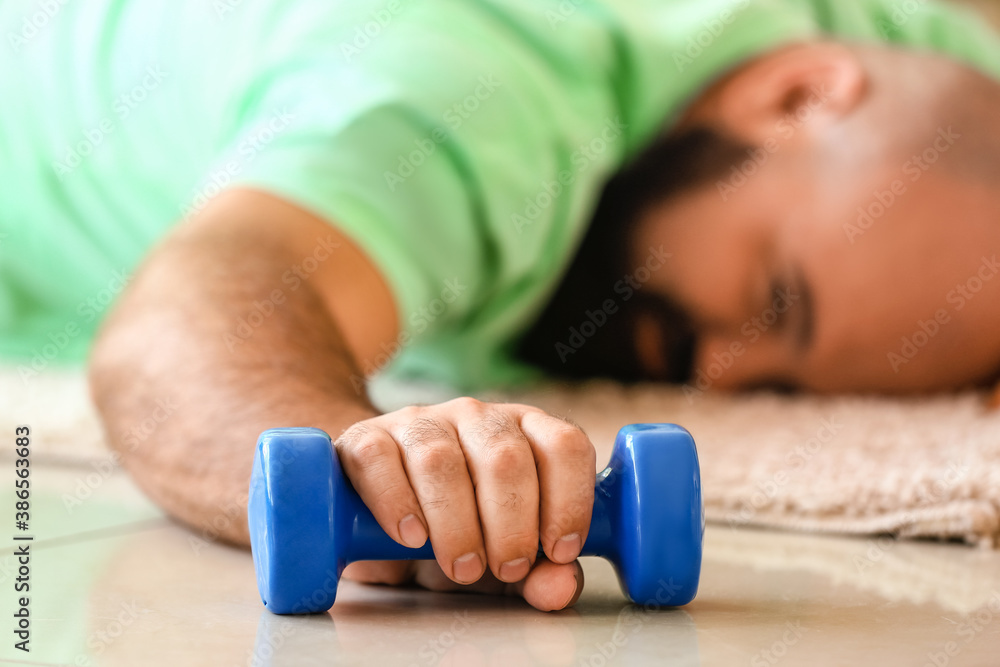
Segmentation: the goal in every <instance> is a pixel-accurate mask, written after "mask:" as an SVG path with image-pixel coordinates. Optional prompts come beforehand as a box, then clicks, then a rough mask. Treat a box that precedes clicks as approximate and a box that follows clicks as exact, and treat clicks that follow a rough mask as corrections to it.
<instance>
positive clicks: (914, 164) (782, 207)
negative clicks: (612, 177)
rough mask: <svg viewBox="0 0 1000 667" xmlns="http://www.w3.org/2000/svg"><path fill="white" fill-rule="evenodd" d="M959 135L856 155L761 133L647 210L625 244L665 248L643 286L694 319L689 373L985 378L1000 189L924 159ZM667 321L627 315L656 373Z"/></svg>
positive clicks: (910, 382) (915, 385) (853, 386)
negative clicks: (881, 158)
mask: <svg viewBox="0 0 1000 667" xmlns="http://www.w3.org/2000/svg"><path fill="white" fill-rule="evenodd" d="M958 141H961V132H960V129H959V128H953V129H949V128H942V129H941V130H940V132H939V133H938V134H936V135H934V136H928V137H927V142H926V148H927V150H926V151H924V152H923V153H922V154H918V155H915V156H914V157H913V158H911V159H908V160H906V161H901V162H899V163H895V164H884V165H878V166H871V167H870V168H868V169H864V170H858V169H853V170H848V169H844V168H842V166H841V165H837V164H817V162H819V161H818V160H817V159H816V158H815V156H814V154H813V153H811V152H810V151H809V150H807V149H805V148H802V147H796V146H784V145H780V144H772V145H771V148H772V149H774V150H773V151H767V150H765V151H763V152H761V151H758V152H757V153H756V155H753V156H752V155H747V156H746V157H747V159H748V160H750V161H749V162H744V163H742V164H736V165H734V167H735V169H734V170H730V171H728V172H727V174H726V175H724V176H723V178H722V179H721V180H719V181H715V182H711V183H706V184H703V185H701V186H699V187H697V188H695V189H693V190H689V191H687V192H685V193H683V194H681V195H679V196H676V197H673V198H671V199H670V200H669V201H667V202H665V203H663V204H661V205H658V206H657V207H654V208H652V209H651V210H650V211H648V212H647V214H646V215H645V216H644V218H643V220H642V221H641V222H640V224H639V226H638V228H637V233H636V235H635V238H634V242H633V244H632V248H631V253H632V259H633V261H634V262H635V263H637V264H638V263H640V262H641V261H642V259H641V258H642V257H644V256H645V255H647V254H648V251H649V248H650V247H653V248H655V247H658V246H659V245H661V244H662V245H663V246H664V247H665V248H666V249H667V250H668V251H669V252H671V253H672V255H673V256H672V258H671V259H670V261H669V262H667V264H666V266H665V267H664V268H663V269H662V270H660V271H658V272H656V273H655V274H654V275H653V277H652V279H651V280H650V281H649V284H648V287H647V289H648V290H650V291H651V292H653V293H655V294H656V295H657V296H660V297H662V298H664V299H667V300H670V301H671V302H673V303H675V304H677V305H678V306H679V307H680V308H681V309H682V310H683V311H684V312H685V313H686V314H687V315H688V317H689V318H690V319H691V321H692V322H693V326H694V329H695V332H696V336H697V339H696V340H697V342H696V349H695V358H694V368H693V372H694V376H693V378H692V381H693V382H695V383H696V384H698V386H700V387H701V388H703V389H704V388H708V387H714V388H734V387H739V388H742V387H748V386H755V385H762V384H763V385H768V384H777V385H790V386H795V387H801V388H807V389H814V390H818V391H848V390H851V391H922V390H931V389H944V388H952V387H958V386H962V385H965V384H968V383H973V382H980V381H984V380H988V379H991V378H994V377H995V376H996V374H997V371H998V369H1000V263H998V260H1000V205H998V195H997V194H996V192H990V191H989V188H987V187H986V186H985V185H983V184H980V183H972V182H971V181H969V182H962V181H961V180H957V179H956V178H954V176H953V175H952V174H951V173H946V170H945V169H944V168H942V167H940V166H939V167H938V168H935V162H932V161H931V160H932V159H934V158H935V155H937V156H938V158H940V157H941V156H943V154H944V153H946V152H947V151H949V150H952V149H953V147H954V145H955V143H956V142H958ZM775 146H777V148H775ZM765 154H766V157H765ZM664 326H667V325H665V324H661V323H659V322H658V321H657V320H656V319H655V318H654V317H652V316H640V317H639V320H638V323H637V327H636V329H637V330H636V338H637V349H638V354H639V356H640V358H641V359H642V361H643V363H644V364H645V365H646V367H647V368H649V369H650V371H651V375H653V376H654V377H656V376H662V375H663V374H664V373H665V371H666V369H665V368H664V366H665V364H666V363H667V362H666V358H667V355H666V354H665V353H664V349H663V345H662V340H663V333H664V331H663V327H664Z"/></svg>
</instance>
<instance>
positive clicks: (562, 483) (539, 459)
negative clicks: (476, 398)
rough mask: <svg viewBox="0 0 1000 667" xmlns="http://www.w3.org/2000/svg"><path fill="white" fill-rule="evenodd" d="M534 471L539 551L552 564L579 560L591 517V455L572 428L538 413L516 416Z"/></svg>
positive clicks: (590, 446)
mask: <svg viewBox="0 0 1000 667" xmlns="http://www.w3.org/2000/svg"><path fill="white" fill-rule="evenodd" d="M521 430H522V432H523V433H524V434H525V436H527V438H528V441H529V442H530V444H531V448H532V451H533V452H534V457H535V462H536V465H537V467H538V486H539V491H540V496H541V507H540V512H539V515H540V524H541V525H540V530H539V535H540V538H541V543H542V548H543V549H544V551H545V555H546V556H548V558H549V560H551V561H552V562H554V563H572V562H573V561H574V560H576V557H577V556H579V555H580V551H581V550H582V548H583V543H584V542H586V541H587V532H588V531H589V530H590V517H591V514H593V511H594V474H595V463H596V453H595V451H594V445H593V444H592V443H591V442H590V438H588V437H587V435H586V434H585V433H584V432H583V431H582V430H581V429H580V428H579V427H577V426H575V425H573V424H571V423H569V422H567V421H565V420H563V419H560V418H558V417H553V416H551V415H549V414H546V413H545V412H542V411H541V410H533V409H532V410H528V411H526V412H525V413H524V414H523V415H522V416H521Z"/></svg>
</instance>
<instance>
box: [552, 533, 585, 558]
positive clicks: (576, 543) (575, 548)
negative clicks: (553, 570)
mask: <svg viewBox="0 0 1000 667" xmlns="http://www.w3.org/2000/svg"><path fill="white" fill-rule="evenodd" d="M580 546H581V545H580V534H579V533H570V534H569V535H566V536H565V537H563V538H562V539H560V540H559V541H558V542H556V545H555V546H554V547H552V559H553V560H554V561H555V562H557V563H569V562H571V561H572V560H573V559H574V558H576V557H577V556H579V555H580Z"/></svg>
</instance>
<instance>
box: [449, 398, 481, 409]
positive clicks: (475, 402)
mask: <svg viewBox="0 0 1000 667" xmlns="http://www.w3.org/2000/svg"><path fill="white" fill-rule="evenodd" d="M446 405H448V406H449V407H453V408H455V409H456V410H460V411H470V412H472V411H479V410H481V409H482V407H483V402H482V401H480V400H479V399H476V398H472V397H471V396H461V397H459V398H453V399H452V400H450V401H448V403H447V404H446Z"/></svg>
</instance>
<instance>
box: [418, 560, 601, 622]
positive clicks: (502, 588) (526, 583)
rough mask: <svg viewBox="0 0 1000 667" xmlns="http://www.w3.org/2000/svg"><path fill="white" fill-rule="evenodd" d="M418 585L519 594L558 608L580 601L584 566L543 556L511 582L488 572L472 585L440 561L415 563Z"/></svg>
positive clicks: (543, 606) (542, 606) (454, 590)
mask: <svg viewBox="0 0 1000 667" xmlns="http://www.w3.org/2000/svg"><path fill="white" fill-rule="evenodd" d="M413 580H414V581H415V582H416V584H417V585H418V586H421V587H423V588H426V589H428V590H431V591H438V592H442V593H477V594H483V595H516V596H519V597H522V598H524V600H525V601H526V602H527V603H528V604H530V605H531V606H533V607H535V608H536V609H539V610H541V611H556V610H558V609H565V608H566V607H570V606H572V605H574V604H576V601H577V600H579V599H580V594H581V593H582V592H583V583H584V577H583V568H581V567H580V562H579V561H574V562H572V563H564V564H560V563H553V562H551V561H549V560H548V559H546V558H544V557H543V558H540V559H539V560H538V562H537V563H536V564H535V566H534V567H533V568H532V570H531V572H529V573H528V576H527V577H526V578H524V579H522V580H521V581H519V582H516V583H513V584H508V583H504V582H502V581H500V580H499V579H497V578H496V577H494V576H493V575H492V573H489V572H487V573H486V575H485V576H483V578H482V579H480V580H479V581H477V582H476V583H474V584H472V585H468V586H465V585H461V584H456V583H455V582H454V581H452V580H450V579H449V578H448V577H446V576H445V575H444V573H443V572H442V571H441V568H440V567H438V565H437V563H434V562H431V561H420V562H417V563H415V569H414V579H413Z"/></svg>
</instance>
